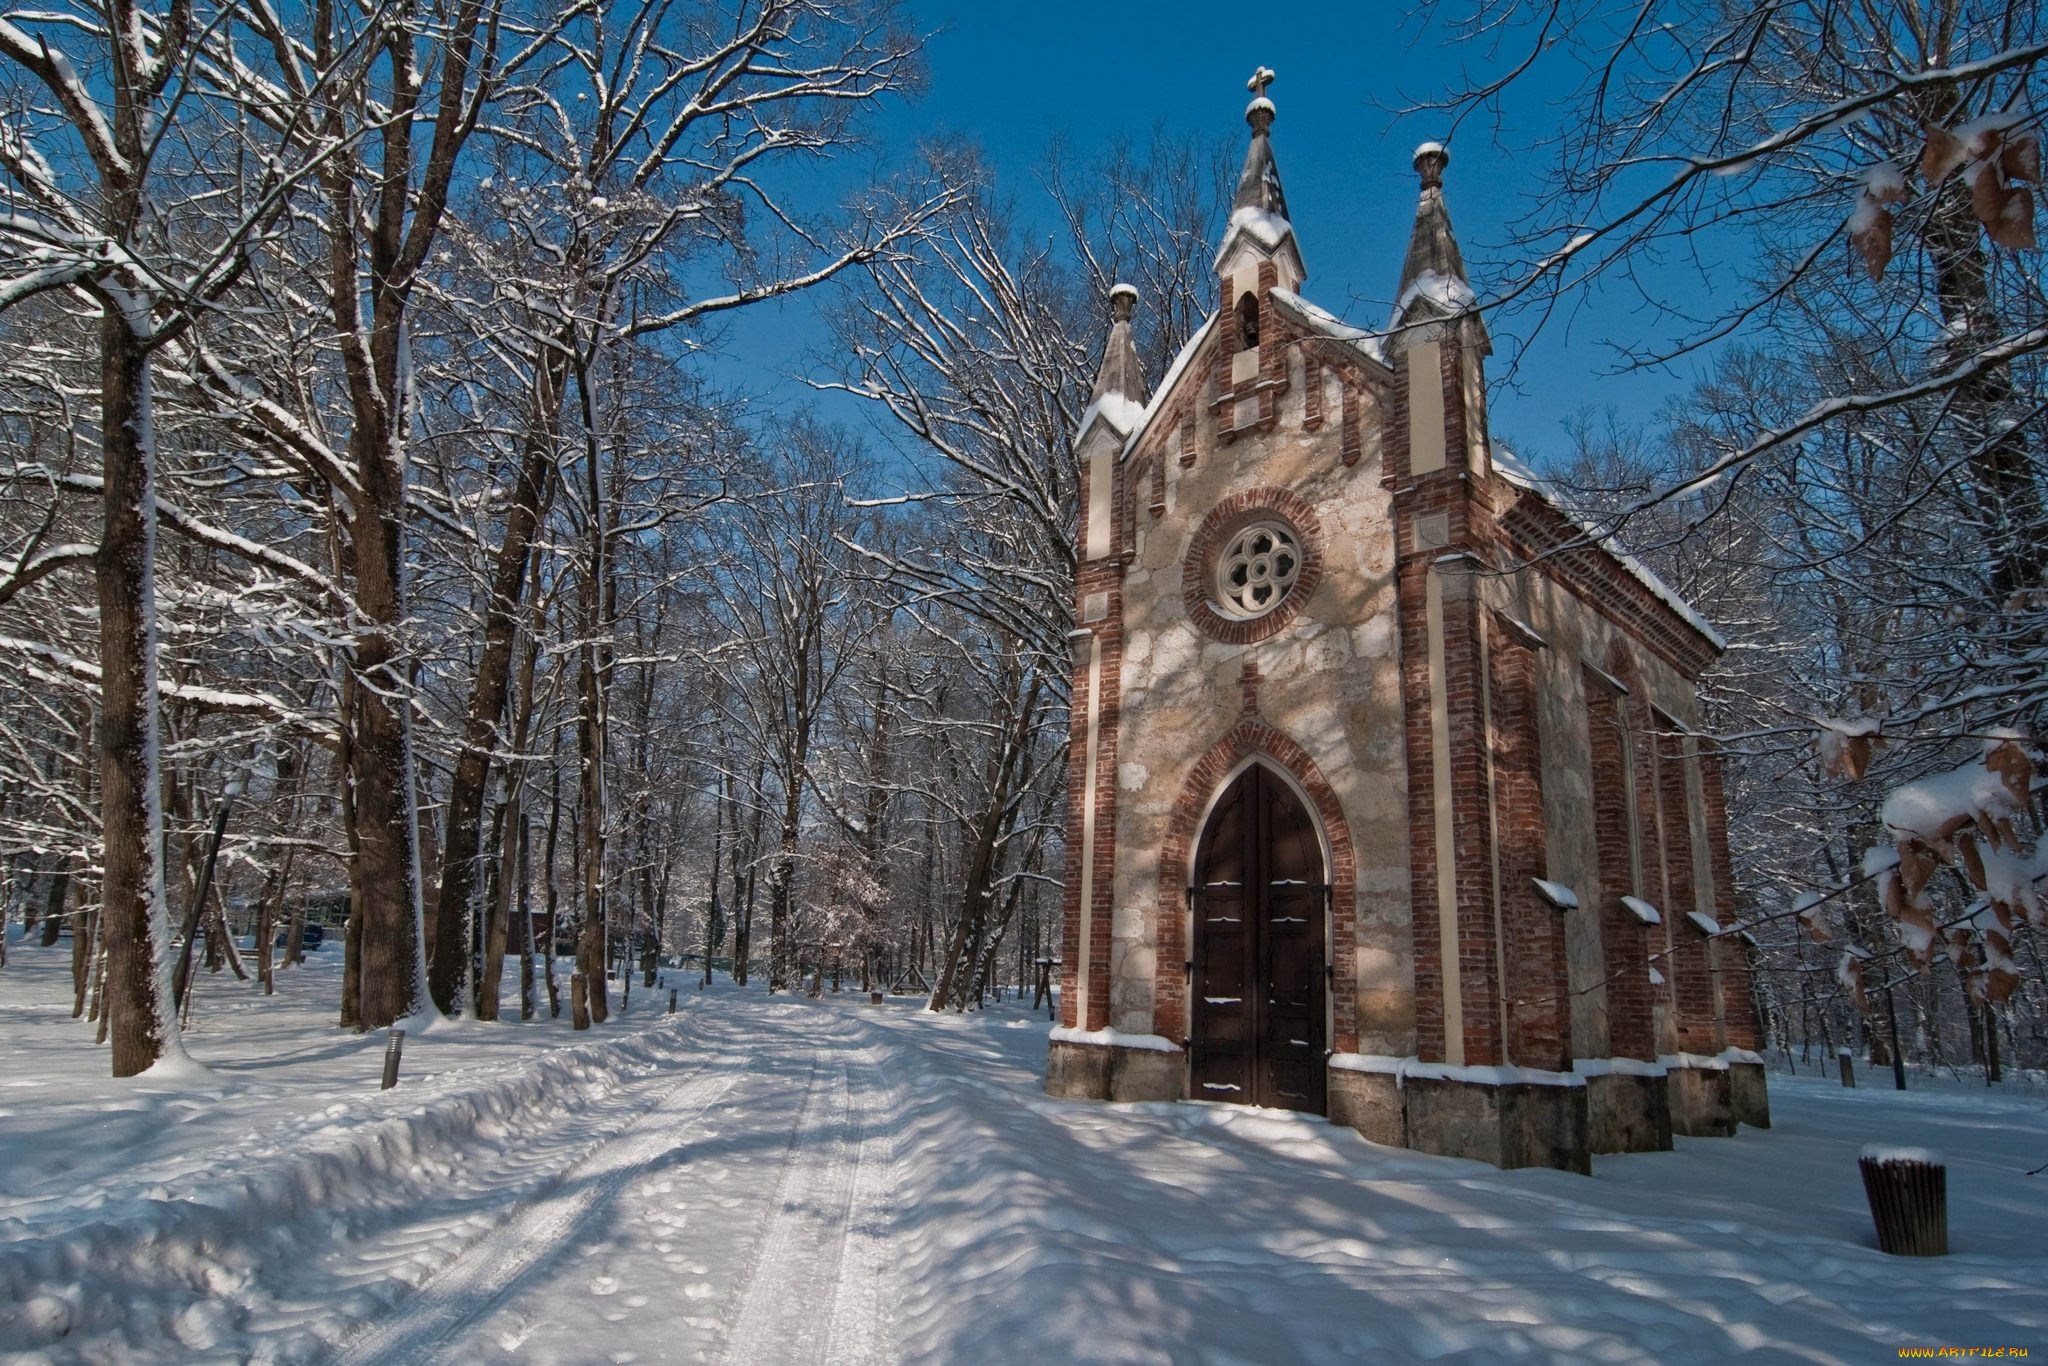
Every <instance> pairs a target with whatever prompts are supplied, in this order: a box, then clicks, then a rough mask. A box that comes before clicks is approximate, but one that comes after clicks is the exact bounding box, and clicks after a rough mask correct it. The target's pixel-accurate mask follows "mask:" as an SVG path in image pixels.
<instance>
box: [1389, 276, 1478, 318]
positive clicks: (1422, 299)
mask: <svg viewBox="0 0 2048 1366" xmlns="http://www.w3.org/2000/svg"><path fill="white" fill-rule="evenodd" d="M1478 302H1479V296H1478V295H1477V294H1474V293H1473V292H1472V286H1471V284H1470V283H1469V282H1468V281H1465V280H1461V279H1459V278H1458V277H1457V276H1455V275H1442V274H1439V273H1437V272H1436V271H1433V270H1425V271H1423V272H1422V273H1421V274H1419V275H1417V276H1416V277H1415V280H1414V282H1413V283H1412V284H1410V285H1409V286H1408V288H1406V289H1404V290H1402V291H1401V297H1400V298H1398V299H1396V300H1395V301H1394V321H1393V325H1394V326H1396V327H1398V326H1400V325H1401V324H1402V323H1403V322H1406V321H1408V313H1409V310H1411V309H1413V308H1414V307H1415V305H1417V304H1428V305H1429V306H1430V307H1431V308H1433V309H1435V310H1436V312H1437V313H1438V314H1440V315H1444V316H1449V315H1452V314H1457V313H1463V312H1465V311H1466V310H1468V309H1470V308H1471V307H1472V306H1473V305H1474V304H1476V303H1478Z"/></svg>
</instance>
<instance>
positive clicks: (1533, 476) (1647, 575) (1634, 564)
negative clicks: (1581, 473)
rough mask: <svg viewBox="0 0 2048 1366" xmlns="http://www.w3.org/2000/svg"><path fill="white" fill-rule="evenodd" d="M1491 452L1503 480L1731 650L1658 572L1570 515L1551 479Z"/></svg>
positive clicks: (1503, 451)
mask: <svg viewBox="0 0 2048 1366" xmlns="http://www.w3.org/2000/svg"><path fill="white" fill-rule="evenodd" d="M1492 449H1493V467H1494V469H1495V470H1497V471H1499V473H1500V476H1501V478H1503V479H1505V480H1507V481H1508V482H1509V483H1510V484H1513V485H1514V486H1515V487H1516V488H1519V489H1523V490H1526V491H1527V492H1530V493H1533V494H1535V495H1536V496H1537V497H1538V498H1540V499H1542V500H1543V502H1544V503H1545V504H1546V505H1547V506H1549V507H1550V509H1551V510H1552V511H1554V512H1556V513H1557V514H1558V515H1559V516H1560V517H1563V518H1564V519H1565V520H1566V521H1568V522H1570V523H1571V524H1572V525H1573V526H1576V527H1577V528H1578V529H1579V530H1580V531H1582V532H1584V533H1585V534H1586V536H1587V537H1588V539H1590V540H1591V541H1592V542H1593V544H1594V545H1596V546H1598V547H1599V548H1600V550H1601V551H1602V552H1603V553H1604V554H1605V555H1606V556H1607V557H1608V558H1609V559H1611V560H1613V561H1614V562H1615V563H1616V564H1618V565H1620V566H1621V567H1622V568H1623V569H1624V570H1626V571H1628V574H1629V576H1630V577H1631V578H1633V579H1634V580H1635V581H1636V582H1637V583H1640V584H1641V585H1642V586H1643V587H1645V588H1647V589H1649V590H1650V592H1651V593H1652V594H1653V595H1654V596H1655V597H1656V598H1657V600H1658V601H1660V602H1662V603H1663V604H1664V605H1665V606H1666V607H1669V608H1670V609H1671V610H1672V611H1673V612H1675V613H1677V614H1678V616H1679V618H1680V619H1681V620H1683V621H1684V622H1685V624H1686V625H1688V626H1690V627H1692V629H1693V630H1695V631H1698V632H1699V633H1700V634H1701V635H1703V636H1705V637H1706V638H1707V639H1708V640H1709V641H1711V642H1712V643H1713V646H1714V648H1715V649H1717V650H1725V649H1727V648H1728V641H1727V639H1726V638H1725V637H1724V636H1723V635H1722V634H1721V633H1720V632H1719V631H1716V630H1715V629H1714V628H1713V627H1712V626H1711V625H1709V624H1708V623H1707V619H1706V618H1705V617H1703V616H1701V615H1700V614H1699V613H1698V612H1696V611H1694V610H1693V608H1692V604H1690V603H1688V602H1687V601H1686V600H1685V599H1684V598H1681V597H1679V596H1678V594H1677V593H1676V592H1674V591H1672V588H1671V585H1670V584H1667V583H1665V582H1664V580H1662V579H1660V578H1658V577H1657V574H1656V571H1655V570H1653V569H1651V568H1650V566H1648V565H1646V564H1644V563H1643V562H1642V561H1641V560H1639V559H1637V558H1636V557H1635V556H1633V555H1631V554H1629V553H1628V552H1627V551H1626V550H1623V549H1622V548H1621V546H1620V542H1618V541H1616V540H1615V538H1614V537H1613V536H1612V535H1609V534H1606V533H1603V532H1601V531H1600V530H1598V529H1597V528H1596V527H1594V526H1593V525H1592V524H1591V523H1589V522H1587V521H1585V520H1584V519H1583V518H1579V517H1575V516H1573V515H1572V514H1571V513H1570V512H1567V511H1566V510H1565V507H1564V504H1563V503H1562V502H1561V501H1559V499H1558V496H1557V490H1556V489H1554V488H1553V487H1551V484H1550V482H1549V481H1548V480H1546V479H1544V478H1543V477H1542V476H1541V475H1539V474H1537V473H1536V472H1535V471H1534V470H1532V469H1530V468H1529V467H1528V466H1527V465H1525V464H1523V463H1522V460H1521V457H1519V456H1517V455H1516V454H1515V453H1514V452H1513V451H1511V450H1509V449H1508V448H1507V447H1506V446H1503V445H1501V444H1500V443H1499V442H1498V441H1496V442H1494V443H1492Z"/></svg>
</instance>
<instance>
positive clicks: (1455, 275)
mask: <svg viewBox="0 0 2048 1366" xmlns="http://www.w3.org/2000/svg"><path fill="white" fill-rule="evenodd" d="M1450 164H1451V154H1450V152H1449V151H1447V150H1446V149H1445V148H1444V146H1443V144H1442V143H1438V142H1425V143H1423V144H1422V145H1421V146H1420V147H1417V148H1416V149H1415V170H1416V173H1417V174H1419V175H1420V176H1421V177H1422V197H1421V199H1420V200H1419V201H1418V202H1417V204H1416V206H1415V230H1414V231H1413V232H1412V233H1410V234H1409V237H1408V255H1407V258H1406V259H1405V260H1403V261H1402V262H1401V284H1400V287H1399V289H1398V290H1396V291H1395V296H1394V299H1395V301H1394V326H1395V327H1402V326H1405V325H1408V324H1413V323H1423V322H1430V321H1433V320H1438V319H1445V318H1454V317H1458V316H1459V315H1461V314H1464V313H1466V312H1467V310H1469V309H1470V308H1471V307H1472V304H1473V294H1472V281H1471V279H1470V277H1468V276H1467V275H1466V274H1465V255H1464V253H1463V252H1461V251H1459V250H1458V238H1457V234H1456V233H1454V232H1452V231H1451V213H1450V210H1449V209H1447V208H1446V207H1445V206H1444V168H1445V167H1447V166H1449V165H1450ZM1469 321H1470V323H1471V325H1472V327H1473V328H1475V329H1476V340H1477V341H1478V344H1479V345H1480V346H1482V347H1486V348H1487V349H1491V348H1490V344H1489V343H1488V341H1487V337H1486V326H1485V324H1484V323H1482V322H1481V321H1480V320H1479V317H1478V315H1476V314H1473V315H1471V317H1470V320H1469Z"/></svg>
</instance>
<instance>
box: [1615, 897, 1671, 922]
mask: <svg viewBox="0 0 2048 1366" xmlns="http://www.w3.org/2000/svg"><path fill="white" fill-rule="evenodd" d="M1621 904H1622V905H1623V906H1626V907H1627V908H1628V912H1629V914H1630V915H1633V916H1634V917H1635V918H1636V919H1638V920H1640V921H1642V922H1643V923H1644V924H1645V925H1661V924H1663V923H1664V917H1663V916H1662V915H1660V914H1658V912H1657V908H1656V907H1655V906H1652V905H1651V904H1650V903H1649V902H1647V901H1645V900H1643V899H1642V898H1641V897H1639V896H1625V897H1623V898H1622V899H1621Z"/></svg>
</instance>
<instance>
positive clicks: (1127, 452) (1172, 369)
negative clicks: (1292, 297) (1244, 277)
mask: <svg viewBox="0 0 2048 1366" xmlns="http://www.w3.org/2000/svg"><path fill="white" fill-rule="evenodd" d="M1215 326H1216V315H1215V314H1214V313H1211V314H1210V315H1209V316H1208V317H1206V318H1204V319H1202V325H1201V326H1200V327H1198V328H1196V329H1195V335H1194V336H1192V337H1189V338H1188V339H1187V342H1186V344H1185V345H1183V346H1182V347H1181V349H1180V353H1179V354H1178V355H1176V356H1175V357H1174V358H1173V364H1171V365H1169V366H1167V367H1166V373H1165V374H1164V375H1162V376H1160V378H1159V387H1158V388H1157V389H1154V390H1153V391H1152V399H1151V402H1149V403H1147V404H1146V405H1145V408H1144V411H1142V412H1140V413H1139V414H1138V415H1137V417H1136V418H1135V419H1134V420H1133V422H1132V424H1131V429H1130V435H1129V436H1127V437H1125V438H1124V448H1123V451H1122V453H1121V454H1120V455H1119V456H1118V457H1117V458H1118V459H1119V460H1128V459H1130V458H1131V452H1132V451H1134V450H1136V449H1137V448H1138V442H1139V441H1141V440H1143V439H1144V436H1145V429H1146V428H1148V427H1150V426H1151V425H1152V419H1153V418H1154V417H1155V416H1157V415H1158V412H1159V409H1160V406H1161V405H1162V404H1163V403H1164V401H1165V399H1166V396H1167V395H1168V394H1170V393H1172V392H1173V389H1174V386H1175V385H1176V384H1178V383H1180V377H1181V373H1182V372H1183V371H1185V370H1186V369H1187V368H1188V363H1189V362H1190V361H1192V360H1193V359H1194V358H1195V352H1197V351H1199V350H1200V349H1201V347H1202V342H1203V339H1205V338H1206V337H1207V336H1208V335H1209V330H1210V329H1211V328H1213V327H1215ZM1082 430H1083V431H1086V430H1087V424H1086V422H1085V421H1084V422H1083V424H1082Z"/></svg>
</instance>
